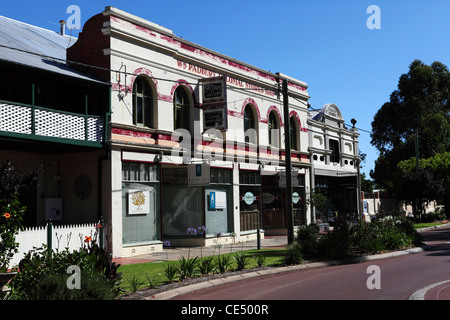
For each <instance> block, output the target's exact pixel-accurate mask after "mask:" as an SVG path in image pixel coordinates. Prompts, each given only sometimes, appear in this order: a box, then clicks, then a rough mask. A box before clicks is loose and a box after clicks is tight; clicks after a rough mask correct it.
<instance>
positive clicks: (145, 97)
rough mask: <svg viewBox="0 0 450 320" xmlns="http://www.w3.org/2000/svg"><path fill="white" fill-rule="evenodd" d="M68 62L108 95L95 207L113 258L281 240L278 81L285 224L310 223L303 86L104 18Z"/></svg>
mask: <svg viewBox="0 0 450 320" xmlns="http://www.w3.org/2000/svg"><path fill="white" fill-rule="evenodd" d="M68 59H69V60H70V61H77V62H80V63H83V64H90V65H92V64H95V65H96V66H98V67H100V68H89V67H85V68H84V69H83V70H84V71H85V72H89V73H91V74H93V75H96V76H98V77H100V78H101V79H103V80H104V81H107V82H110V83H111V86H112V94H111V111H112V113H111V124H110V135H109V137H108V143H109V146H110V149H111V158H110V167H109V168H108V170H107V171H108V173H109V177H110V185H109V187H110V190H111V194H110V198H109V199H105V202H104V207H105V209H106V208H107V209H106V210H105V212H108V215H107V219H108V222H109V223H108V225H109V226H110V227H111V229H110V230H108V235H109V243H110V245H111V248H112V250H113V252H114V255H116V256H129V255H134V254H142V253H147V252H152V251H158V250H161V248H162V243H163V241H167V240H168V241H170V242H171V243H172V245H180V244H183V245H189V244H195V243H196V244H202V245H209V244H213V243H216V242H215V241H216V240H217V235H218V234H221V235H222V236H225V237H221V238H220V239H221V240H222V241H234V240H236V241H245V240H247V239H252V238H253V239H254V237H255V236H256V231H257V230H258V228H260V229H263V230H264V232H265V234H268V233H280V232H283V230H284V232H286V231H285V230H286V219H285V214H284V206H285V205H284V198H285V185H283V181H284V178H283V177H285V175H286V172H284V164H285V158H284V155H285V151H284V150H285V148H284V136H285V132H284V115H283V100H282V96H281V94H280V89H281V81H282V80H283V79H287V80H288V88H289V94H290V97H292V99H290V100H289V122H290V127H291V128H292V130H291V132H289V133H288V134H290V137H291V141H292V143H291V152H292V157H291V158H292V166H293V173H292V176H293V177H294V179H293V181H294V188H293V189H294V190H293V191H294V192H293V199H294V200H293V202H294V217H295V223H296V224H297V225H302V224H305V223H308V222H311V220H310V216H309V214H308V211H307V210H308V208H307V207H306V203H305V196H306V190H307V189H308V188H309V183H310V161H309V153H308V129H307V117H308V113H307V100H308V99H309V96H308V93H307V85H306V84H305V83H304V82H302V81H299V80H296V79H292V78H289V77H287V76H284V75H282V74H275V73H271V72H268V71H264V70H261V69H259V68H256V67H254V66H251V65H249V64H246V63H244V62H241V61H237V60H235V59H232V58H230V57H227V56H225V55H222V54H220V53H217V52H214V51H212V50H209V49H207V48H204V47H201V46H199V45H196V44H194V43H191V42H188V41H186V40H184V39H182V38H180V37H177V36H176V35H175V34H173V32H172V31H171V30H169V29H167V28H164V27H161V26H159V25H156V24H154V23H152V22H149V21H146V20H144V19H141V18H139V17H136V16H134V15H131V14H129V13H126V12H124V11H121V10H119V9H116V8H113V7H106V8H105V11H104V12H102V13H100V14H98V15H96V16H94V17H92V18H91V19H90V20H88V21H87V22H86V24H85V26H84V29H83V32H82V33H81V34H80V36H79V39H78V41H77V42H76V44H75V45H73V46H72V47H71V48H70V49H69V50H68ZM260 222H261V223H260ZM203 227H204V228H203ZM194 229H195V230H196V235H193V234H192V233H194V231H193V230H194ZM205 230H206V231H205ZM198 231H200V233H201V235H199V232H198ZM204 233H205V234H204Z"/></svg>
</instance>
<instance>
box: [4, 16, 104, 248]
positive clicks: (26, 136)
mask: <svg viewBox="0 0 450 320" xmlns="http://www.w3.org/2000/svg"><path fill="white" fill-rule="evenodd" d="M0 28H1V29H2V33H1V34H0V44H1V48H0V72H1V75H2V77H1V79H0V145H1V148H0V161H2V162H3V161H7V160H11V161H12V162H13V163H14V168H16V169H17V170H25V171H29V170H37V169H39V170H40V171H39V172H40V174H39V175H38V177H37V179H36V181H35V186H34V188H32V190H31V191H27V192H26V193H22V194H21V196H20V199H19V200H20V202H21V203H22V204H23V205H25V206H26V207H27V212H26V214H25V217H24V225H25V226H27V227H34V226H44V225H45V224H46V223H47V222H48V221H49V220H52V221H53V223H54V224H55V225H58V224H79V223H96V222H98V221H99V219H100V216H101V214H100V211H101V210H100V204H101V202H102V201H101V196H102V192H101V191H102V175H101V170H100V169H99V168H101V161H102V159H104V158H106V156H107V153H108V151H107V149H106V145H105V141H106V139H105V132H106V130H107V128H106V126H107V123H108V121H107V117H108V113H109V94H110V93H109V92H110V91H109V90H110V86H109V83H105V82H102V81H99V80H98V79H95V78H93V77H92V76H88V75H86V74H83V73H81V72H80V71H78V70H75V69H73V68H70V67H68V66H67V65H66V62H65V60H66V48H67V47H68V46H70V44H71V43H72V44H73V43H74V42H75V41H76V39H75V38H72V37H69V36H67V35H63V34H59V33H56V32H54V31H51V30H46V29H42V28H38V27H35V26H31V25H28V24H25V23H22V22H19V21H16V20H12V19H9V18H6V17H0ZM76 236H77V235H74V237H76ZM39 245H41V244H40V243H39V244H36V246H39Z"/></svg>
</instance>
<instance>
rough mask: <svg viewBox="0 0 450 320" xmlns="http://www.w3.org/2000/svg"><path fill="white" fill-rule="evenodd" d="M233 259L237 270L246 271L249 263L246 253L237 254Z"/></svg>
mask: <svg viewBox="0 0 450 320" xmlns="http://www.w3.org/2000/svg"><path fill="white" fill-rule="evenodd" d="M233 257H234V260H235V261H236V270H242V269H245V267H246V266H247V264H248V263H249V261H248V257H247V256H246V254H245V252H236V253H235V254H234V256H233Z"/></svg>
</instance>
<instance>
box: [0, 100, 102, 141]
mask: <svg viewBox="0 0 450 320" xmlns="http://www.w3.org/2000/svg"><path fill="white" fill-rule="evenodd" d="M0 135H2V136H10V137H16V138H26V139H34V140H43V141H51V142H59V143H67V144H76V145H84V146H92V147H100V146H102V143H103V142H104V135H105V121H104V119H103V118H102V117H100V116H93V115H87V114H77V113H70V112H65V111H59V110H53V109H47V108H42V107H36V106H31V105H26V104H19V103H14V102H6V101H0Z"/></svg>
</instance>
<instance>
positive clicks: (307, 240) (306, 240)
mask: <svg viewBox="0 0 450 320" xmlns="http://www.w3.org/2000/svg"><path fill="white" fill-rule="evenodd" d="M318 239H319V228H318V227H317V226H316V225H314V224H310V225H309V226H304V227H300V228H299V229H298V230H297V236H296V239H295V240H296V242H297V243H298V244H300V246H301V248H302V255H303V257H304V258H305V259H310V258H313V257H316V256H317V252H318V251H317V250H318V247H317V245H318Z"/></svg>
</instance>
